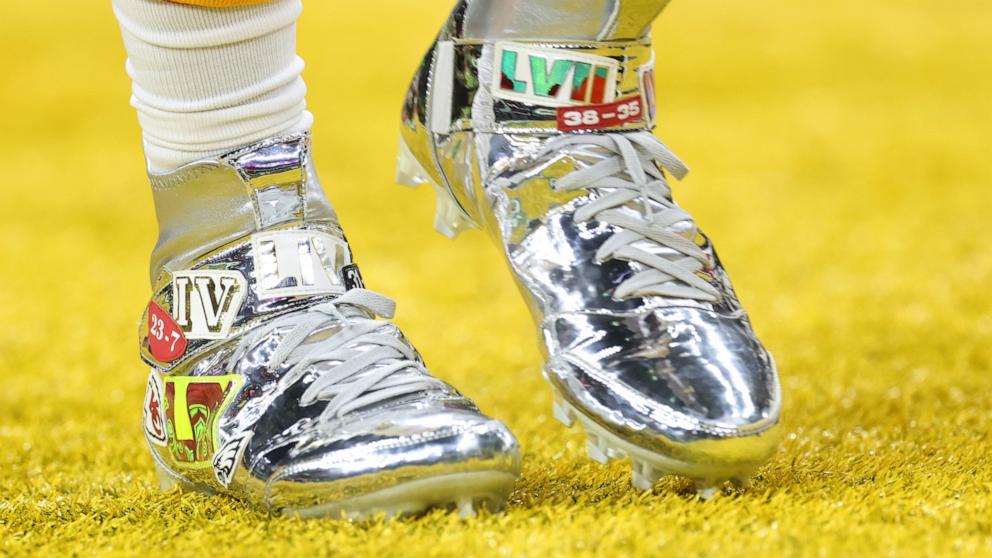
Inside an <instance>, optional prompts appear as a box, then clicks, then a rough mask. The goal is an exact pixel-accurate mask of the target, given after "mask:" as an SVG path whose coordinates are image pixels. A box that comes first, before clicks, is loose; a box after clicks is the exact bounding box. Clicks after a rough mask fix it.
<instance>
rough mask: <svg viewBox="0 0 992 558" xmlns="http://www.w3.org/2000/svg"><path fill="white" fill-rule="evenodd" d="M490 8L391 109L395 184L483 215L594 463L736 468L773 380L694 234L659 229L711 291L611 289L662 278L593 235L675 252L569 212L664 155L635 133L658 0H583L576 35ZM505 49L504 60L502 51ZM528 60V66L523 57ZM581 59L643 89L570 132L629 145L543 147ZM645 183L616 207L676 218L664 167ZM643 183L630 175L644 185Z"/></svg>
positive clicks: (558, 122) (704, 471)
mask: <svg viewBox="0 0 992 558" xmlns="http://www.w3.org/2000/svg"><path fill="white" fill-rule="evenodd" d="M497 4H499V5H500V6H502V5H503V3H497V2H484V1H479V2H463V3H461V4H460V6H459V8H458V9H456V10H455V12H454V13H453V14H452V16H451V19H450V20H449V22H448V24H447V25H446V26H445V28H444V29H443V30H442V33H441V35H440V37H439V39H438V42H437V43H435V45H434V46H433V47H432V48H431V50H430V51H429V52H428V54H427V57H426V58H425V60H424V63H423V65H422V66H421V68H420V69H419V71H418V72H417V75H416V76H415V78H414V81H413V83H412V85H411V87H410V90H409V93H408V95H407V98H406V102H405V105H404V109H403V118H402V136H401V137H402V141H401V146H400V147H401V153H400V166H399V177H398V179H399V181H400V182H402V183H405V184H410V185H415V184H418V183H432V184H434V185H435V187H436V188H437V189H438V191H439V202H438V223H437V226H438V229H439V230H440V231H441V232H444V233H445V234H447V235H449V236H453V235H455V234H457V233H458V232H460V231H461V230H464V229H465V228H470V227H481V228H483V229H485V230H486V231H487V232H488V233H489V234H490V235H491V236H492V237H493V238H494V239H495V240H496V242H497V244H498V245H499V246H500V247H501V249H502V250H503V252H504V254H505V256H506V258H507V261H508V262H509V265H510V268H511V270H512V271H513V273H514V275H515V277H516V279H517V281H518V283H519V285H520V287H521V291H522V292H524V293H525V298H526V299H527V303H528V305H529V306H530V308H531V311H532V313H533V316H534V319H535V321H536V323H537V326H538V327H539V328H540V330H541V334H542V337H543V339H544V348H545V350H546V356H547V363H546V367H545V375H546V377H547V379H548V380H549V382H550V383H551V384H552V387H553V390H554V393H555V398H556V415H557V416H558V418H560V419H562V420H563V421H565V422H566V423H571V422H572V421H573V420H576V419H577V420H579V421H580V422H581V423H582V424H583V426H584V427H585V428H586V430H587V433H588V435H589V439H590V454H591V455H592V456H593V457H594V458H596V459H602V460H605V459H607V458H608V457H618V456H622V455H629V456H630V457H631V458H632V461H633V465H634V482H635V485H638V486H641V487H647V486H650V485H651V483H652V481H653V480H655V479H656V478H657V477H658V476H660V475H661V474H663V473H680V474H684V475H687V476H690V477H692V478H693V479H695V480H697V482H698V483H699V485H700V486H701V488H703V489H709V488H711V487H712V486H714V485H716V484H718V483H719V482H722V481H723V480H727V479H734V480H744V479H746V478H747V477H748V476H750V474H751V473H752V472H753V470H754V469H755V468H756V467H757V466H758V465H760V464H761V463H762V462H763V461H764V460H765V459H767V457H768V456H769V455H770V454H771V453H772V452H773V451H774V449H775V447H776V446H777V441H778V431H777V429H776V428H775V426H776V425H777V423H778V420H779V413H780V406H781V397H780V391H779V384H778V378H777V373H776V370H775V366H774V363H773V361H772V358H771V356H770V355H769V353H768V352H767V351H766V350H765V348H764V347H763V346H762V344H761V343H760V341H759V340H758V339H757V337H756V336H755V334H754V332H753V330H752V329H751V325H750V322H749V320H748V317H747V315H746V313H745V312H744V310H743V309H742V308H741V305H740V303H739V301H738V299H737V296H736V294H735V293H734V290H733V287H732V286H731V284H730V281H729V279H728V277H727V274H726V272H725V270H724V268H723V266H722V265H721V263H720V261H719V258H718V257H717V255H716V252H715V251H714V249H713V246H712V245H711V243H710V242H709V240H708V238H707V237H706V236H705V235H704V234H703V233H702V232H701V231H699V230H698V228H697V227H696V225H695V223H694V222H692V221H691V218H689V217H688V216H686V217H685V218H684V219H680V220H677V222H676V221H673V222H670V223H668V225H667V228H666V229H665V234H666V235H668V237H671V236H675V235H677V236H680V237H682V238H683V239H684V240H682V242H683V243H686V241H689V242H691V243H692V244H694V249H693V251H694V252H699V253H700V254H702V255H701V256H700V259H701V261H702V262H703V263H700V264H698V265H697V266H696V267H692V268H691V269H696V271H695V275H696V276H697V277H698V278H699V279H702V281H703V282H705V285H708V287H707V289H706V291H707V292H712V293H716V294H715V295H709V294H707V295H705V296H703V295H700V294H699V291H698V289H694V288H690V287H689V286H688V285H687V284H685V283H683V282H680V281H679V280H676V279H675V278H672V277H669V278H668V279H669V280H668V282H667V283H665V285H664V293H665V294H658V293H655V294H644V295H639V296H629V295H628V296H618V294H617V293H618V287H619V286H620V285H621V284H622V283H624V282H625V281H628V280H630V279H631V278H632V277H634V276H636V275H638V274H642V275H643V274H644V272H645V271H648V272H650V273H655V275H656V276H660V277H667V276H666V275H664V274H660V272H656V271H654V270H652V269H649V268H648V267H646V266H645V265H644V264H642V263H640V262H639V261H636V259H631V258H630V257H610V258H605V259H600V258H599V257H597V252H598V251H600V250H601V249H602V248H603V247H604V243H607V242H614V243H615V242H616V241H611V239H613V238H614V237H615V236H617V235H627V238H631V235H633V237H634V238H635V239H638V240H636V242H634V243H633V245H632V246H634V247H636V248H637V250H638V251H639V253H647V254H649V255H650V256H652V257H656V258H657V259H660V260H665V262H667V263H666V264H665V265H672V266H684V265H685V261H684V260H685V259H686V256H685V253H686V251H685V249H683V250H682V251H680V250H676V249H672V248H670V247H669V246H668V245H666V244H660V243H657V242H655V241H653V240H652V239H650V238H648V237H646V236H643V235H641V236H638V235H637V234H636V233H631V232H630V231H629V230H625V229H623V228H622V227H619V226H617V225H613V224H609V223H606V222H604V221H602V220H597V219H585V220H583V219H578V218H577V217H576V215H577V212H581V211H582V210H583V208H585V207H588V206H589V205H590V204H593V203H599V202H597V200H600V199H601V198H603V197H604V196H607V195H608V194H611V193H612V192H615V188H617V187H618V184H620V185H631V184H634V185H635V186H636V184H635V183H638V181H643V180H644V178H643V175H644V172H643V171H639V172H634V171H635V170H638V169H635V168H634V167H635V166H638V165H640V166H641V168H644V169H647V170H648V171H649V172H648V174H649V175H651V176H654V175H657V176H662V177H663V176H664V175H661V174H658V173H659V172H660V169H661V167H662V166H664V163H663V162H661V161H660V160H658V159H657V158H656V155H653V154H656V153H663V152H666V151H667V150H665V149H662V148H663V146H661V147H659V148H652V149H642V148H640V147H637V145H639V144H638V142H639V141H644V138H645V137H646V136H644V134H643V132H642V131H643V130H649V129H651V128H652V127H653V122H652V120H653V114H654V110H653V101H654V99H653V57H652V55H651V47H650V42H649V38H648V37H647V36H646V32H645V30H646V29H648V27H649V24H650V21H651V19H653V18H654V16H655V15H656V14H657V13H658V11H660V10H661V8H662V7H663V6H664V4H665V2H625V1H619V2H617V3H616V5H612V7H611V6H609V4H612V3H609V2H606V3H604V2H595V4H596V6H591V7H590V9H589V11H586V12H583V13H584V14H585V15H586V16H587V19H586V23H588V25H587V26H585V27H584V26H581V25H577V26H574V27H572V29H573V30H574V31H575V33H572V34H570V33H565V32H564V31H562V30H561V29H560V28H558V27H557V26H556V25H555V23H554V22H553V21H546V20H545V19H542V18H538V17H533V18H526V17H525V18H521V19H519V20H518V18H517V16H516V14H517V13H518V12H517V11H516V7H517V5H518V3H516V2H508V3H506V4H509V5H511V6H514V9H510V10H507V11H504V12H502V13H503V14H504V17H503V19H499V20H492V19H490V20H487V22H486V24H483V23H481V22H480V21H477V20H475V19H474V18H475V17H476V15H477V14H483V13H491V12H492V10H494V9H495V8H494V6H495V5H497ZM523 4H525V3H523V2H521V3H519V5H520V6H523ZM527 4H528V6H534V5H535V3H527ZM536 4H541V3H536ZM550 4H556V3H555V2H550ZM559 8H560V9H562V10H564V11H566V12H569V9H568V8H566V7H565V6H564V4H562V5H561V6H559ZM593 8H595V9H593ZM528 9H529V8H528ZM520 10H524V11H526V10H525V9H524V8H523V7H521V8H520ZM605 12H610V13H613V14H619V17H620V20H622V22H623V24H622V25H619V27H616V26H614V27H611V26H610V25H605V24H604V23H603V22H604V21H605V20H604V19H603V18H601V17H600V15H601V14H603V13H605ZM548 13H554V12H553V10H552V11H551V12H548ZM569 13H570V14H571V15H572V16H575V15H576V11H571V12H569ZM551 19H554V18H551ZM524 20H526V25H525V23H524ZM604 29H606V30H609V29H614V31H615V30H616V29H623V30H626V31H630V30H631V29H637V30H638V31H637V32H636V33H634V34H629V33H626V34H625V33H614V34H612V35H611V33H610V32H606V33H605V34H604ZM591 30H595V36H593V35H592V31H591ZM507 37H510V38H512V39H513V40H512V42H506V41H505V39H506V38H507ZM603 37H607V38H606V39H604V38H603ZM613 37H618V39H614V38H613ZM555 38H556V39H557V40H555ZM619 38H622V39H623V40H620V39H619ZM580 39H581V40H580ZM507 51H509V52H511V53H513V54H511V55H510V56H507V55H505V54H500V53H505V52H507ZM518 53H519V54H518ZM558 53H560V54H558ZM525 58H529V69H530V73H528V72H527V71H526V70H521V69H520V64H521V63H522V62H521V61H522V60H524V59H525ZM559 60H563V61H564V62H558V61H559ZM597 60H599V61H601V62H597ZM586 61H589V62H588V63H589V64H593V65H596V64H598V65H599V66H600V67H604V68H605V67H610V65H611V64H616V65H617V66H618V71H617V72H616V77H615V83H610V84H609V86H610V87H613V88H614V91H610V92H609V93H610V94H612V95H611V96H610V97H609V98H610V99H641V101H642V103H643V104H642V106H643V108H644V110H643V112H642V113H641V114H639V115H637V116H638V117H636V118H630V119H628V120H625V121H622V122H619V123H618V121H616V119H613V118H612V117H614V114H612V113H610V114H605V111H606V110H613V108H612V107H606V108H604V107H603V106H602V105H599V106H596V105H592V104H586V105H581V104H580V106H579V107H578V109H579V110H580V115H584V114H586V112H585V111H590V113H589V114H590V118H589V120H588V122H587V123H588V124H590V125H589V126H588V127H587V129H583V130H579V131H577V132H575V133H581V134H596V135H597V136H604V135H605V136H611V137H612V136H616V137H617V138H621V136H622V138H629V141H628V139H617V140H616V141H612V142H593V141H589V142H587V143H583V142H582V141H573V142H570V143H568V144H567V145H565V144H563V146H562V147H561V148H557V149H551V150H548V149H546V146H547V145H548V142H549V141H552V140H554V138H559V137H561V136H562V134H563V132H562V131H561V130H562V128H563V125H562V123H563V118H562V117H563V115H565V116H568V113H567V112H563V111H567V110H571V109H569V108H567V107H566V108H564V109H563V108H561V105H562V99H563V98H568V97H563V95H568V94H571V95H572V97H571V98H581V95H582V94H583V90H582V89H581V87H585V85H584V83H585V82H582V81H580V80H579V78H578V77H576V76H578V74H579V72H580V71H585V70H584V68H585V67H584V66H583V64H585V63H587V62H586ZM556 64H557V65H558V66H560V68H559V70H560V71H558V73H557V74H556V70H555V68H557V67H558V66H556ZM494 74H495V75H494ZM556 75H558V76H560V77H559V78H556ZM603 75H608V74H603ZM528 80H530V82H528ZM547 80H555V81H552V83H553V84H555V89H547V87H546V86H545V83H547ZM567 87H572V89H571V90H563V89H562V88H567ZM508 93H509V94H508ZM518 98H519V99H520V100H514V99H518ZM586 98H588V95H587V96H586ZM583 118H585V117H584V116H583ZM638 134H640V135H638ZM650 141H655V142H656V141H657V140H654V139H651V140H650ZM555 145H558V144H555ZM614 145H615V146H614ZM659 145H660V144H659ZM611 146H613V147H611ZM625 146H628V147H625ZM632 161H636V163H632ZM603 165H606V166H607V167H610V168H614V167H612V166H614V165H615V168H614V171H615V177H610V178H609V180H608V181H607V180H605V179H604V180H603V181H602V184H603V186H602V187H597V185H596V184H593V185H591V186H589V187H585V188H568V189H566V188H560V187H558V184H559V183H563V182H567V180H566V178H567V177H569V176H571V175H573V173H577V172H586V173H589V172H596V168H603ZM632 165H633V166H632ZM594 167H595V168H594ZM666 168H667V167H666ZM625 169H626V170H625ZM652 169H653V170H652ZM638 176H640V178H638ZM607 184H608V185H609V187H607ZM652 184H653V185H651V186H650V188H654V189H655V190H652V193H651V194H650V195H652V196H657V197H653V198H649V197H645V195H642V196H632V198H636V199H632V200H631V201H630V203H628V204H627V205H625V206H624V207H622V208H620V209H618V210H616V211H614V214H623V215H627V216H628V217H629V220H636V219H638V218H641V217H640V216H642V215H643V214H645V212H647V213H654V214H656V215H661V214H663V213H660V212H664V211H668V212H669V213H671V212H675V211H677V212H681V210H680V209H678V207H677V206H676V205H675V204H674V202H672V201H671V198H670V193H669V192H668V191H667V184H666V183H665V181H664V179H663V178H662V179H661V180H655V181H654V182H652ZM623 187H628V186H623ZM648 188H649V185H648V184H647V183H644V186H643V187H642V191H643V192H648ZM635 189H636V188H635ZM662 196H663V199H662ZM647 222H648V224H647V225H644V226H645V227H648V226H650V218H647ZM669 244H672V245H675V246H677V245H678V243H673V242H671V241H670V242H669ZM690 247H692V246H690ZM627 253H630V251H628V252H627ZM695 281H697V282H698V279H696V280H695ZM659 293H660V291H659Z"/></svg>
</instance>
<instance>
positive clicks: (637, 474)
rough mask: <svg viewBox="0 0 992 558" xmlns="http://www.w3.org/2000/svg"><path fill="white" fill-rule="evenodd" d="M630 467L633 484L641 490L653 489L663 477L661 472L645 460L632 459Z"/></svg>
mask: <svg viewBox="0 0 992 558" xmlns="http://www.w3.org/2000/svg"><path fill="white" fill-rule="evenodd" d="M630 468H631V484H632V485H633V486H634V488H638V489H640V490H651V489H652V488H654V485H655V483H656V482H658V479H660V478H661V472H660V471H658V470H656V469H655V468H654V467H652V466H651V464H650V463H647V462H645V461H632V462H631V464H630Z"/></svg>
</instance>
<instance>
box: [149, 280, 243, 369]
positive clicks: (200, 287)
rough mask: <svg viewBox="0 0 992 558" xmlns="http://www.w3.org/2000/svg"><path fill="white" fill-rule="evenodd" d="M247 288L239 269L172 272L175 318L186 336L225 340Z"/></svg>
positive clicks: (173, 314)
mask: <svg viewBox="0 0 992 558" xmlns="http://www.w3.org/2000/svg"><path fill="white" fill-rule="evenodd" d="M247 290H248V285H247V282H246V281H245V277H244V275H242V274H241V273H239V272H237V271H222V270H210V269H201V270H194V271H177V272H176V273H174V274H173V275H172V317H173V318H174V319H175V320H176V323H177V324H178V325H179V327H180V328H182V332H183V334H184V335H185V336H186V338H187V339H224V338H225V337H227V335H228V333H229V332H230V331H231V325H233V324H234V320H235V319H236V318H237V317H238V312H240V311H241V304H242V303H243V302H244V300H245V294H246V292H247ZM150 337H151V336H150ZM153 354H154V353H153ZM173 360H174V359H173ZM163 362H166V361H163Z"/></svg>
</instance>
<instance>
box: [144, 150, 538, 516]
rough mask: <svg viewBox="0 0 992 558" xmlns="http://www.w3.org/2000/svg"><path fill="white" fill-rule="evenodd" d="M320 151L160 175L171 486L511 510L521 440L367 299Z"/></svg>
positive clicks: (154, 409) (159, 250)
mask: <svg viewBox="0 0 992 558" xmlns="http://www.w3.org/2000/svg"><path fill="white" fill-rule="evenodd" d="M309 153H310V139H309V136H308V135H306V134H300V135H293V136H288V137H284V138H275V139H272V140H269V141H265V142H262V143H259V144H256V145H252V146H249V147H246V148H244V149H241V150H239V151H237V152H234V153H231V154H228V155H225V156H223V157H219V158H217V159H216V160H206V161H200V162H197V163H193V164H191V165H188V166H186V167H183V168H181V169H179V170H178V171H176V172H173V173H169V174H167V175H160V176H152V177H151V179H152V183H153V186H154V188H153V191H154V195H155V198H156V200H155V201H156V207H157V209H158V211H159V217H160V224H161V226H162V230H161V232H160V239H159V244H158V246H157V247H156V249H155V253H154V254H153V277H152V280H153V285H154V287H153V293H154V294H153V297H152V300H151V301H150V302H149V304H148V308H147V310H146V312H145V315H144V316H143V317H142V320H141V326H140V331H139V337H140V340H141V353H142V356H143V358H144V360H145V361H146V362H147V363H148V364H150V365H151V367H152V370H151V374H150V376H149V378H148V386H147V391H146V396H145V401H144V418H143V423H144V431H145V436H146V439H147V442H148V445H149V448H150V449H151V453H152V456H153V458H154V460H155V462H156V464H157V467H158V470H159V477H160V479H161V483H162V486H163V488H168V487H170V486H173V485H181V486H185V487H188V488H191V489H194V490H198V491H201V492H205V493H209V494H218V493H220V494H227V495H230V496H234V497H237V498H241V499H244V500H246V501H249V502H252V503H254V504H257V505H260V506H262V507H264V508H266V509H268V510H270V511H271V512H274V513H278V512H281V513H286V514H294V515H299V516H303V517H313V516H334V517H347V518H352V519H361V518H366V517H372V516H376V515H379V514H385V515H386V516H394V515H405V514H414V513H418V512H421V511H424V510H427V509H430V508H437V507H440V508H451V509H455V510H457V511H458V512H459V513H461V514H463V515H471V514H473V513H474V511H475V509H477V508H480V507H481V508H487V509H491V510H498V509H500V508H501V507H502V506H503V505H504V503H505V501H506V498H507V496H508V494H509V492H510V490H511V489H512V486H513V483H514V481H515V480H516V478H517V476H518V474H519V470H520V455H519V449H518V444H517V441H516V439H515V438H514V437H513V435H512V434H511V433H510V432H509V430H508V429H507V428H506V427H505V426H504V425H503V424H502V423H500V422H498V421H495V420H492V419H490V418H488V417H486V416H485V415H483V414H482V413H481V412H480V411H479V409H478V408H477V407H476V406H475V405H474V404H473V403H472V401H470V400H469V399H467V398H466V397H464V396H463V395H461V394H460V393H458V392H457V391H456V390H455V389H453V388H452V387H451V386H449V385H447V384H446V383H444V382H442V381H440V380H438V379H436V378H434V377H433V376H431V375H430V373H429V372H428V371H427V369H426V367H425V365H424V362H423V360H422V359H421V357H420V355H419V354H418V353H417V351H416V350H415V349H414V348H413V346H412V345H411V344H410V342H409V341H408V340H407V339H406V338H405V337H404V336H403V334H402V333H401V332H400V331H399V330H398V329H397V328H396V326H394V325H393V324H392V323H390V322H388V321H386V320H382V319H378V318H390V317H391V316H392V314H393V311H394V304H393V303H392V301H391V300H389V299H388V298H386V297H384V296H382V295H379V294H376V293H374V292H372V291H369V290H367V289H365V288H364V286H363V284H362V280H361V275H360V273H359V271H358V268H357V266H356V265H355V264H354V262H353V261H352V254H351V250H350V248H349V246H348V243H347V241H346V240H345V237H344V235H343V233H342V231H341V228H340V226H339V225H338V223H337V219H336V217H335V216H334V213H333V212H332V211H331V209H330V206H329V204H327V202H326V199H325V198H324V194H323V191H322V190H321V188H320V185H319V183H318V182H317V178H316V174H315V173H314V172H313V167H312V164H311V162H310V155H309ZM205 215H209V216H210V220H206V219H204V216H205ZM205 229H206V230H205Z"/></svg>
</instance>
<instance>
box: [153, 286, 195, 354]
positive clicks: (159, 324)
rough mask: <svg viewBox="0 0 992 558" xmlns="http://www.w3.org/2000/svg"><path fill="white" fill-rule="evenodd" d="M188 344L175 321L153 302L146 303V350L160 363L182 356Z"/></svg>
mask: <svg viewBox="0 0 992 558" xmlns="http://www.w3.org/2000/svg"><path fill="white" fill-rule="evenodd" d="M188 345H189V342H188V341H187V340H186V335H185V334H183V330H182V328H181V327H180V326H179V324H178V323H176V320H174V319H173V318H172V316H170V315H169V313H168V312H166V311H165V309H164V308H162V307H161V306H159V305H158V304H157V303H156V302H155V301H154V300H153V301H151V302H149V303H148V349H149V350H150V351H151V353H152V356H153V357H155V359H156V360H157V361H159V362H162V363H169V362H172V361H174V360H176V359H178V358H179V357H181V356H183V353H185V352H186V347H187V346H188Z"/></svg>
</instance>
